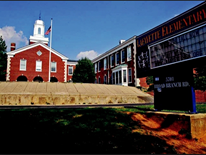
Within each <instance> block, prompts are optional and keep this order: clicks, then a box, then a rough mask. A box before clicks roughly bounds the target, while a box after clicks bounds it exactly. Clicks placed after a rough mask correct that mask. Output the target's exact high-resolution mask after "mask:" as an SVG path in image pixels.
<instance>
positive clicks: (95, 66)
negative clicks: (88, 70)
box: [94, 63, 97, 73]
mask: <svg viewBox="0 0 206 155" xmlns="http://www.w3.org/2000/svg"><path fill="white" fill-rule="evenodd" d="M94 72H95V73H97V63H95V64H94Z"/></svg>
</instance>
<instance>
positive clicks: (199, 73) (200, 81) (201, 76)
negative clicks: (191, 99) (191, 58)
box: [194, 65, 206, 91]
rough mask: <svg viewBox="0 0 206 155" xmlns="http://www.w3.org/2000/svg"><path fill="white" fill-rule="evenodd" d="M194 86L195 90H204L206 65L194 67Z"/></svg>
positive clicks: (205, 87) (205, 86)
mask: <svg viewBox="0 0 206 155" xmlns="http://www.w3.org/2000/svg"><path fill="white" fill-rule="evenodd" d="M195 71H196V73H195V74H194V88H195V89H196V90H203V91H205V90H206V65H205V66H201V67H198V68H195Z"/></svg>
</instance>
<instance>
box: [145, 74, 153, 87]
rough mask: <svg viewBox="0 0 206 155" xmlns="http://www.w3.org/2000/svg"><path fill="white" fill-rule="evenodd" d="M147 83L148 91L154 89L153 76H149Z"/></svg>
mask: <svg viewBox="0 0 206 155" xmlns="http://www.w3.org/2000/svg"><path fill="white" fill-rule="evenodd" d="M146 83H147V84H148V85H149V88H148V91H151V90H154V82H153V76H147V77H146Z"/></svg>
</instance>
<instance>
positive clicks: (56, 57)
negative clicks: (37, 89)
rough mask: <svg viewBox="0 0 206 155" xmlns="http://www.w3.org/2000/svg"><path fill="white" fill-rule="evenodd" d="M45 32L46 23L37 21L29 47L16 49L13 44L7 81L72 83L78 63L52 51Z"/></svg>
mask: <svg viewBox="0 0 206 155" xmlns="http://www.w3.org/2000/svg"><path fill="white" fill-rule="evenodd" d="M44 30H45V27H44V22H43V21H42V20H36V22H35V24H34V33H33V36H30V38H29V45H27V46H25V47H22V48H19V49H15V43H11V51H10V52H7V55H8V58H7V77H6V80H7V81H44V82H48V81H50V82H58V81H59V82H67V81H70V79H71V78H72V75H73V71H74V69H75V67H76V64H77V61H75V60H68V58H67V57H66V56H64V55H62V54H61V53H59V52H58V51H56V50H54V49H52V48H51V49H50V47H49V46H48V42H49V39H48V38H45V37H44V33H45V31H44ZM50 53H51V58H50V56H49V55H50ZM49 62H51V63H50V64H51V65H50V67H49Z"/></svg>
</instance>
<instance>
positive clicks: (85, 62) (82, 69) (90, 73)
mask: <svg viewBox="0 0 206 155" xmlns="http://www.w3.org/2000/svg"><path fill="white" fill-rule="evenodd" d="M94 80H95V73H94V66H93V63H92V62H91V60H89V59H88V58H82V59H80V60H79V61H78V64H77V65H76V69H75V70H74V73H73V76H72V81H73V82H81V83H94Z"/></svg>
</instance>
